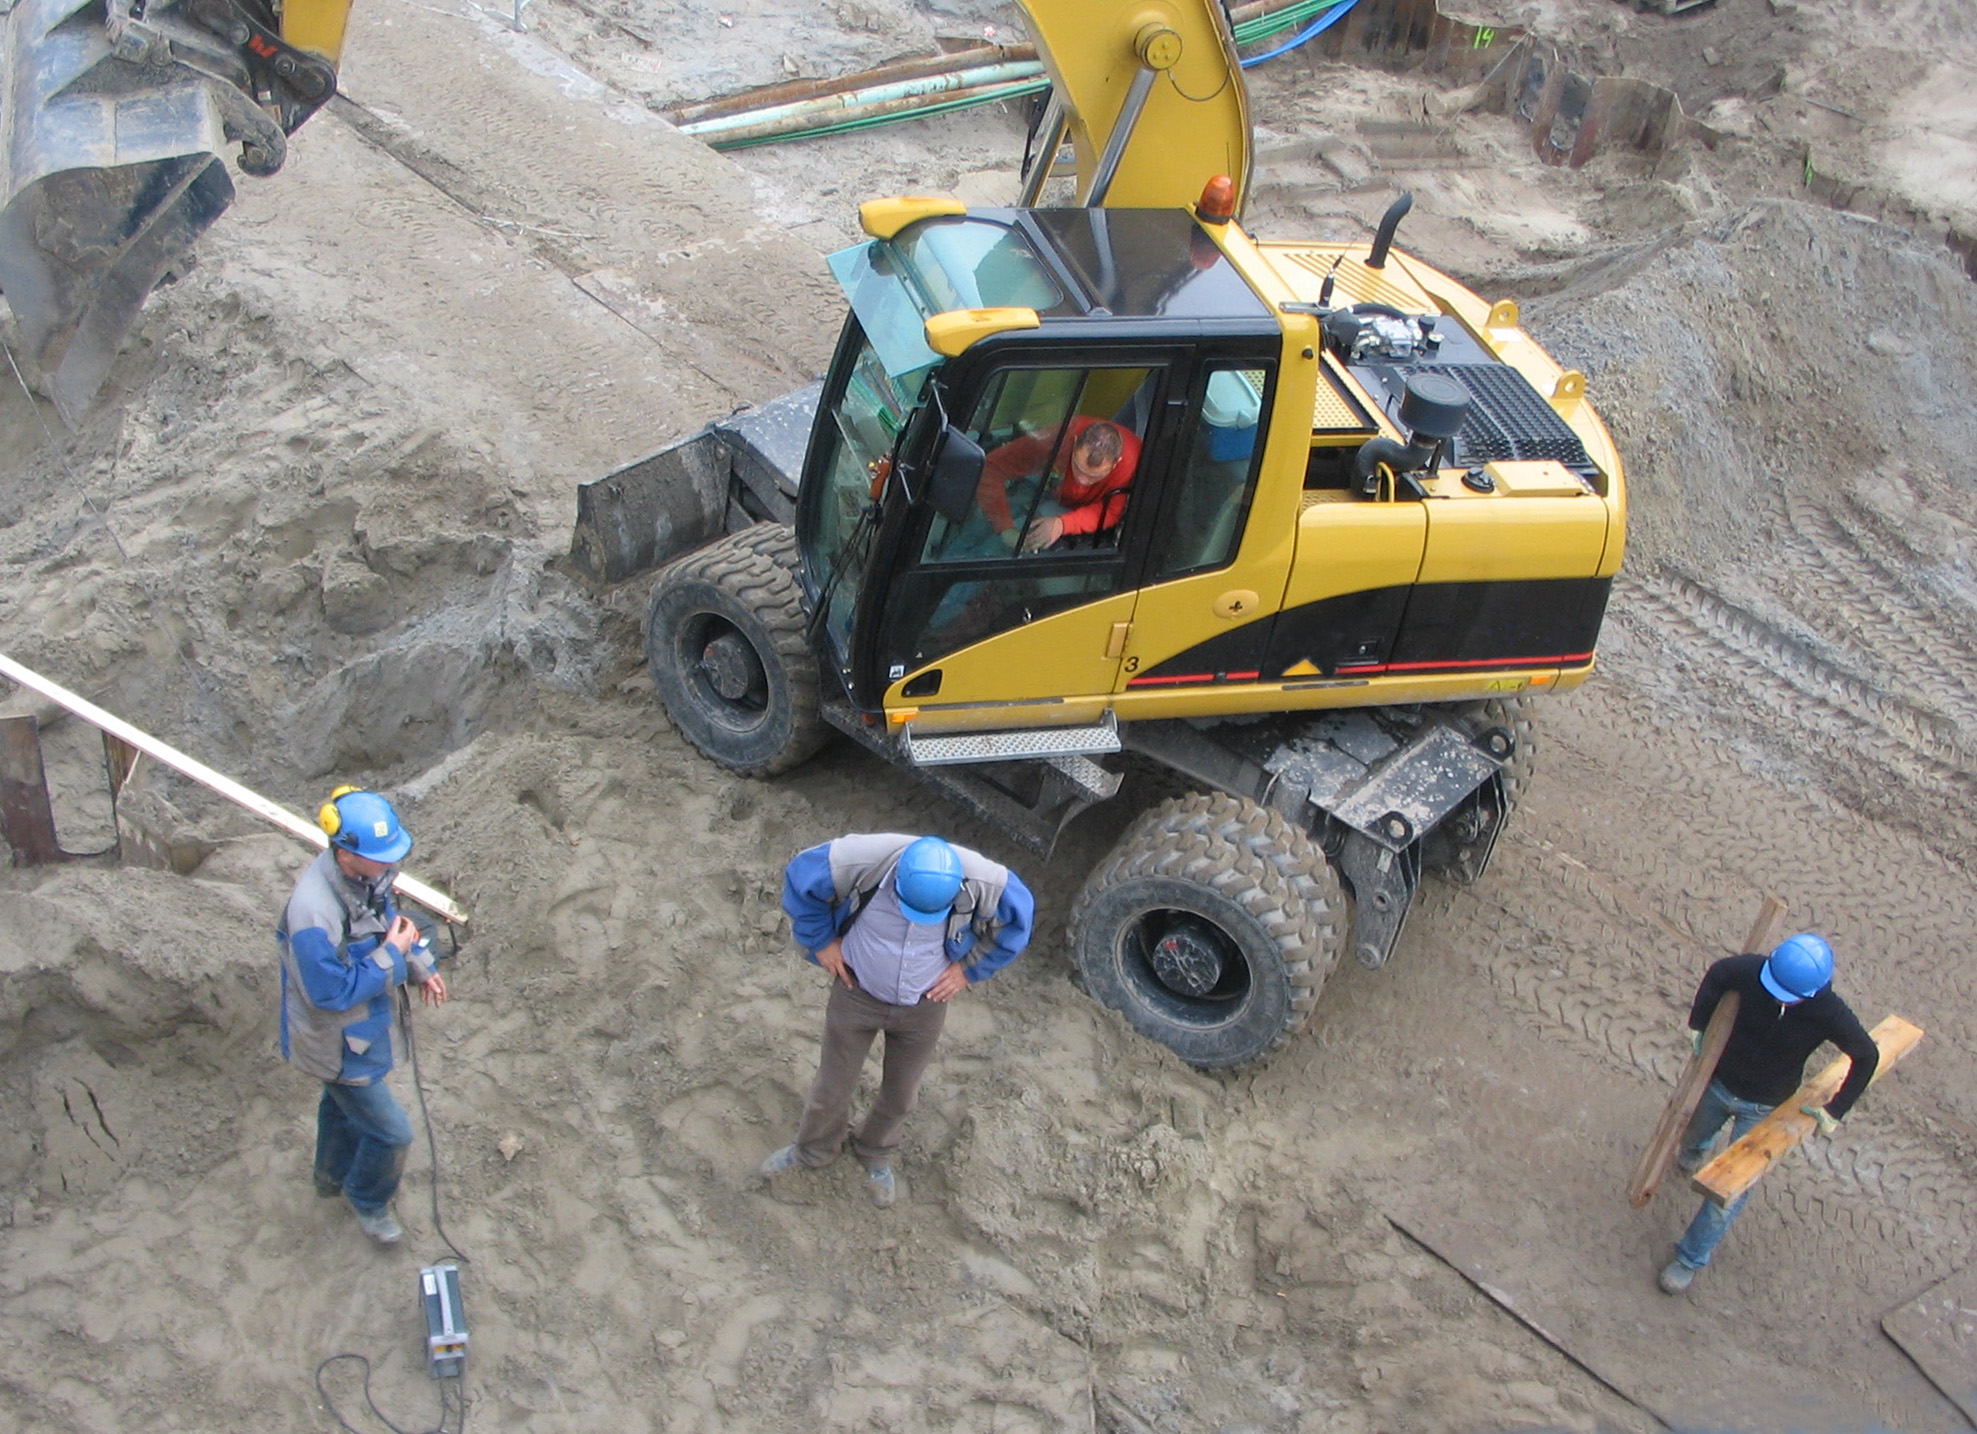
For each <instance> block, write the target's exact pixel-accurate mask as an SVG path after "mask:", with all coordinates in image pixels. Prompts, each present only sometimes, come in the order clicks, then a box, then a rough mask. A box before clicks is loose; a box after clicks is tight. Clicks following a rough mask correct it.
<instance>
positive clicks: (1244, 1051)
mask: <svg viewBox="0 0 1977 1434" xmlns="http://www.w3.org/2000/svg"><path fill="white" fill-rule="evenodd" d="M1344 906H1345V901H1344V896H1343V894H1342V892H1341V889H1340V886H1339V880H1338V875H1337V873H1336V872H1334V871H1333V870H1332V868H1331V866H1330V865H1329V864H1328V863H1327V862H1326V861H1325V857H1324V854H1323V853H1322V852H1320V851H1319V850H1318V848H1317V847H1316V846H1315V845H1314V844H1313V843H1312V842H1311V840H1310V839H1309V838H1308V837H1306V836H1305V834H1304V833H1303V832H1301V831H1299V830H1297V829H1296V828H1295V827H1293V826H1291V825H1290V824H1289V823H1287V822H1285V821H1284V819H1283V818H1282V817H1281V816H1279V815H1278V814H1277V813H1275V812H1271V811H1267V810H1265V809H1264V808H1262V807H1259V806H1257V805H1256V803H1254V802H1250V801H1245V800H1243V799H1241V798H1238V797H1232V796H1228V795H1227V794H1225V793H1221V792H1213V793H1203V794H1197V795H1195V796H1190V797H1180V798H1176V799H1174V800H1172V801H1168V802H1164V803H1162V804H1161V805H1160V806H1158V807H1155V808H1154V809H1153V810H1152V811H1149V812H1147V813H1146V814H1145V815H1144V816H1142V817H1141V818H1139V820H1138V821H1136V822H1134V823H1133V825H1132V826H1131V827H1129V828H1128V829H1127V830H1126V833H1125V835H1124V836H1122V837H1121V838H1120V839H1119V843H1118V845H1117V846H1115V847H1114V848H1113V849H1112V852H1111V854H1110V855H1109V856H1108V857H1107V858H1106V859H1105V860H1104V861H1103V862H1102V863H1100V865H1099V867H1098V869H1097V870H1096V871H1094V872H1093V873H1092V875H1091V878H1090V880H1089V881H1087V882H1086V883H1085V889H1084V891H1083V893H1082V894H1081V895H1080V896H1079V898H1078V902H1077V905H1076V907H1075V908H1074V909H1073V910H1072V913H1071V946H1072V951H1073V954H1074V956H1075V957H1076V960H1077V963H1078V969H1079V971H1080V972H1081V973H1082V974H1083V976H1084V981H1085V987H1086V989H1087V990H1089V991H1090V992H1091V994H1092V996H1093V997H1094V998H1096V999H1097V1000H1098V1001H1099V1002H1100V1003H1102V1004H1104V1005H1107V1006H1111V1007H1112V1008H1113V1009H1115V1010H1117V1011H1120V1012H1121V1013H1123V1014H1124V1015H1125V1017H1126V1020H1127V1021H1128V1022H1129V1023H1130V1024H1131V1025H1132V1027H1133V1029H1134V1030H1136V1031H1138V1032H1139V1033H1140V1034H1141V1035H1144V1036H1149V1037H1151V1038H1152V1039H1153V1040H1156V1041H1158V1042H1160V1044H1162V1045H1164V1046H1166V1047H1167V1048H1168V1049H1169V1050H1171V1051H1173V1052H1174V1053H1175V1054H1176V1055H1178V1056H1179V1057H1180V1058H1181V1059H1182V1060H1184V1061H1186V1062H1187V1063H1188V1064H1189V1065H1192V1066H1197V1067H1200V1068H1201V1069H1204V1070H1227V1069H1232V1068H1234V1067H1238V1066H1243V1065H1248V1064H1250V1063H1252V1062H1255V1061H1258V1060H1261V1059H1262V1058H1263V1057H1265V1056H1267V1055H1268V1054H1270V1052H1272V1051H1274V1050H1275V1049H1277V1047H1279V1046H1281V1045H1282V1044H1283V1043H1284V1042H1285V1041H1287V1040H1289V1039H1290V1038H1291V1036H1293V1035H1294V1034H1296V1033H1297V1032H1298V1031H1299V1030H1301V1029H1303V1027H1304V1024H1305V1022H1306V1021H1307V1020H1309V1019H1310V1015H1311V1010H1312V1007H1313V1006H1315V1005H1316V1004H1317V1000H1318V991H1319V988H1320V987H1322V986H1323V985H1324V983H1325V978H1326V977H1327V976H1329V975H1330V974H1331V971H1332V968H1333V967H1334V966H1335V965H1336V964H1337V963H1338V958H1339V952H1340V950H1341V948H1342V947H1343V945H1344V933H1343V929H1342V928H1343V922H1342V919H1341V916H1342V913H1343V911H1344Z"/></svg>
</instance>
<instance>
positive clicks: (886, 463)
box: [805, 218, 1063, 653]
mask: <svg viewBox="0 0 1977 1434" xmlns="http://www.w3.org/2000/svg"><path fill="white" fill-rule="evenodd" d="M826 262H827V263H828V264H829V265H830V270H831V274H832V277H834V278H835V279H836V280H837V281H838V286H839V287H840V288H842V289H843V290H844V296H845V298H846V299H847V300H848V301H850V304H851V312H852V329H853V332H852V333H851V334H849V335H847V340H846V343H845V344H843V345H841V346H840V348H839V350H838V353H839V355H840V362H841V363H843V365H844V370H843V376H842V379H841V380H840V381H838V382H834V383H833V384H831V385H830V386H829V387H828V388H827V392H830V393H835V394H836V395H837V397H836V399H835V400H834V401H833V402H832V405H831V426H830V428H829V430H828V431H827V432H826V433H825V435H824V439H825V442H827V443H828V444H829V445H830V450H829V452H828V453H827V454H825V455H823V460H822V466H821V468H820V469H817V470H813V471H815V472H818V474H819V476H820V478H821V480H822V483H821V486H822V488H823V490H824V491H823V492H822V493H821V494H819V495H817V497H816V498H815V499H813V500H811V501H814V502H815V504H816V506H815V507H814V508H813V509H811V510H810V511H811V512H812V513H813V514H814V518H813V521H814V523H815V525H816V526H815V528H814V533H815V539H814V542H812V543H806V544H805V550H806V552H808V553H811V554H813V555H814V563H815V566H813V567H812V568H811V570H810V577H811V581H812V582H814V583H815V584H817V585H818V587H819V588H825V587H828V588H829V590H830V597H829V600H828V605H827V607H826V618H825V626H826V629H827V630H828V631H829V632H830V634H831V635H832V637H833V639H834V640H835V642H836V645H837V649H838V651H839V652H840V653H842V652H844V651H845V650H846V649H847V648H848V647H849V646H850V640H851V621H852V614H853V612H854V611H855V609H856V607H857V601H858V589H859V586H860V584H861V583H862V581H863V579H864V566H865V556H866V549H867V548H868V547H869V545H870V540H871V522H872V519H871V518H870V517H868V516H867V515H868V512H869V511H870V510H872V509H874V508H875V505H876V503H877V500H878V496H879V489H880V478H881V475H883V474H885V473H888V472H889V471H890V464H891V459H892V453H893V449H894V447H895V445H896V444H897V442H898V439H899V435H900V433H901V432H902V431H903V430H904V429H905V427H906V423H907V420H908V419H909V418H911V416H912V414H913V410H914V409H915V408H917V407H918V406H919V404H920V401H921V396H922V395H923V394H924V393H925V392H926V384H927V378H928V375H930V374H931V373H932V372H933V371H934V370H935V369H936V368H937V367H938V366H939V365H940V363H941V358H940V355H939V354H937V353H935V352H934V351H933V350H932V349H931V348H929V347H928V346H927V337H926V325H927V319H928V317H929V316H930V315H932V314H938V313H946V312H947V311H948V310H950V309H964V308H983V307H1004V306H1019V307H1024V308H1034V309H1039V310H1046V309H1051V308H1054V307H1056V306H1057V305H1058V304H1059V303H1061V302H1062V301H1063V295H1062V293H1061V292H1060V291H1059V289H1058V287H1057V285H1056V283H1055V282H1054V281H1053V280H1052V279H1051V277H1050V275H1049V273H1048V271H1046V270H1045V269H1044V267H1043V264H1042V261H1040V260H1039V259H1038V258H1037V255H1036V252H1035V251H1034V250H1033V249H1031V248H1030V245H1029V242H1028V241H1027V240H1026V239H1024V238H1023V236H1022V235H1021V234H1020V233H1018V232H1017V231H1016V230H1014V229H1012V228H1010V227H1009V226H1007V225H1004V224H995V223H990V222H987V221H985V220H975V219H966V218H952V219H949V218H943V219H934V220H927V221H925V222H922V223H919V224H914V225H910V226H908V228H907V229H905V230H904V231H902V232H901V233H900V234H899V235H898V236H896V237H895V238H894V239H893V240H891V241H885V240H872V241H870V242H868V243H864V244H857V245H853V246H852V247H851V248H849V249H841V250H839V251H838V252H837V253H835V254H832V255H831V256H830V257H829V258H828V259H827V260H826ZM861 525H862V527H861Z"/></svg>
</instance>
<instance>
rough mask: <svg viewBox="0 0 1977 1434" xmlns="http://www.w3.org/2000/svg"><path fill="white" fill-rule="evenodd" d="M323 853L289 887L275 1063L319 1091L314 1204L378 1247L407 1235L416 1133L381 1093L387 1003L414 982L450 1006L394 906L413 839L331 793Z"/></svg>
mask: <svg viewBox="0 0 1977 1434" xmlns="http://www.w3.org/2000/svg"><path fill="white" fill-rule="evenodd" d="M316 820H317V823H318V824H319V825H320V826H321V827H322V828H323V830H324V831H325V832H327V833H328V834H329V839H330V843H329V849H328V850H327V851H325V852H324V853H323V854H322V855H321V856H319V857H317V858H316V859H315V861H313V862H311V863H310V864H309V867H308V869H307V870H305V871H304V872H303V873H302V875H301V877H300V878H298V879H297V881H296V883H295V890H294V891H293V892H292V893H291V894H290V896H289V898H288V906H287V908H286V909H285V910H284V911H283V912H282V919H281V924H280V926H279V927H277V928H276V935H277V937H278V938H279V940H280V943H281V1053H282V1057H283V1059H285V1060H287V1061H289V1062H290V1063H291V1064H293V1065H296V1066H299V1067H301V1068H302V1069H303V1070H305V1071H307V1072H308V1073H309V1074H310V1075H312V1076H314V1077H316V1079H317V1080H319V1081H321V1082H322V1083H323V1098H322V1103H321V1104H320V1105H319V1106H318V1107H317V1110H316V1193H317V1194H318V1195H321V1196H324V1197H326V1198H333V1197H335V1196H338V1195H341V1196H343V1197H345V1198H346V1199H348V1200H349V1201H350V1204H351V1207H352V1208H353V1209H354V1210H356V1212H357V1223H358V1225H359V1226H361V1227H362V1228H363V1231H364V1233H365V1234H367V1235H369V1236H370V1237H371V1238H372V1239H374V1240H376V1241H377V1242H378V1243H379V1244H383V1245H392V1244H396V1243H397V1242H398V1241H399V1240H401V1239H403V1238H404V1235H405V1231H404V1229H403V1228H402V1227H401V1226H400V1225H399V1223H398V1221H397V1219H396V1218H395V1217H394V1216H393V1215H392V1213H391V1200H392V1197H393V1196H394V1195H396V1194H397V1193H398V1180H399V1177H400V1176H401V1175H402V1174H403V1173H404V1169H405V1151H406V1149H407V1147H409V1146H410V1145H411V1143H412V1124H411V1122H410V1121H409V1120H407V1119H406V1117H405V1108H404V1107H403V1106H401V1105H400V1104H399V1103H398V1098H397V1097H396V1096H394V1095H393V1094H392V1093H391V1091H390V1089H389V1088H388V1087H387V1086H386V1085H385V1076H386V1075H388V1074H389V1073H390V1071H391V1068H392V1065H393V1064H394V1042H395V1040H396V1037H397V1013H396V1012H395V1011H394V1010H393V1009H392V992H393V990H394V989H395V988H396V987H399V986H402V985H404V984H405V983H406V982H408V981H409V982H411V983H412V984H414V985H416V986H417V987H418V988H419V994H420V996H421V997H422V998H423V999H424V1000H425V1002H426V1004H427V1005H430V1006H437V1005H439V1004H440V1003H441V1002H443V1001H444V1000H445V999H446V982H445V980H444V979H442V978H441V977H440V975H439V974H438V972H437V971H435V970H434V969H433V965H432V958H431V955H430V954H429V953H430V947H429V946H426V945H424V944H423V943H422V942H421V940H420V932H419V928H418V926H417V925H416V924H415V922H414V921H413V919H412V918H411V917H409V916H407V915H405V914H403V913H402V912H400V911H399V910H398V908H397V906H396V904H395V903H394V902H393V900H392V895H391V884H392V882H393V881H394V880H395V879H396V877H397V874H398V863H399V862H401V861H403V860H404V859H405V857H406V854H407V853H408V852H410V851H411V850H412V836H411V833H409V832H407V831H406V830H405V828H404V825H403V824H402V823H400V821H399V820H398V813H397V812H396V811H394V810H392V806H391V803H390V802H388V801H386V800H385V799H384V798H383V797H380V796H378V795H377V794H376V793H375V792H366V791H360V790H358V789H357V788H355V787H338V788H337V789H336V790H335V791H334V792H332V793H331V794H330V799H329V801H328V802H327V803H325V804H324V806H323V808H322V810H321V811H320V812H319V813H318V814H317V817H316Z"/></svg>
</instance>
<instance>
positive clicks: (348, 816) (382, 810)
mask: <svg viewBox="0 0 1977 1434" xmlns="http://www.w3.org/2000/svg"><path fill="white" fill-rule="evenodd" d="M316 821H317V823H318V824H319V825H320V826H321V827H322V829H323V830H324V831H326V832H328V833H329V839H330V841H331V842H332V843H334V844H335V845H337V846H340V847H342V848H343V849H344V850H345V851H354V852H356V853H357V855H359V856H361V857H364V858H365V859H366V860H369V861H381V862H383V863H384V864H385V865H387V866H390V865H391V864H393V863H394V862H400V861H403V860H405V857H406V854H407V853H408V852H410V851H411V850H412V834H411V833H410V832H408V831H406V830H405V824H404V823H403V822H401V821H399V820H398V813H397V812H395V811H393V810H392V806H391V803H390V802H387V801H386V800H385V799H384V798H383V797H381V796H379V795H378V794H377V793H376V792H365V791H359V790H357V789H356V788H353V787H339V788H337V789H336V791H334V792H332V793H331V794H330V799H329V801H328V803H326V804H325V805H324V807H323V809H322V811H321V812H319V813H317V815H316Z"/></svg>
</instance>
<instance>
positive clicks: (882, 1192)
mask: <svg viewBox="0 0 1977 1434" xmlns="http://www.w3.org/2000/svg"><path fill="white" fill-rule="evenodd" d="M865 1180H866V1182H867V1183H866V1188H867V1189H868V1190H870V1191H871V1192H872V1203H873V1204H874V1205H876V1206H878V1207H879V1208H880V1209H881V1210H884V1209H886V1208H887V1207H888V1206H890V1205H891V1204H892V1202H893V1201H895V1200H897V1199H898V1198H899V1186H898V1185H897V1184H895V1183H894V1181H893V1178H892V1167H891V1166H890V1165H881V1166H880V1167H879V1168H878V1169H877V1170H867V1171H866V1172H865Z"/></svg>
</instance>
